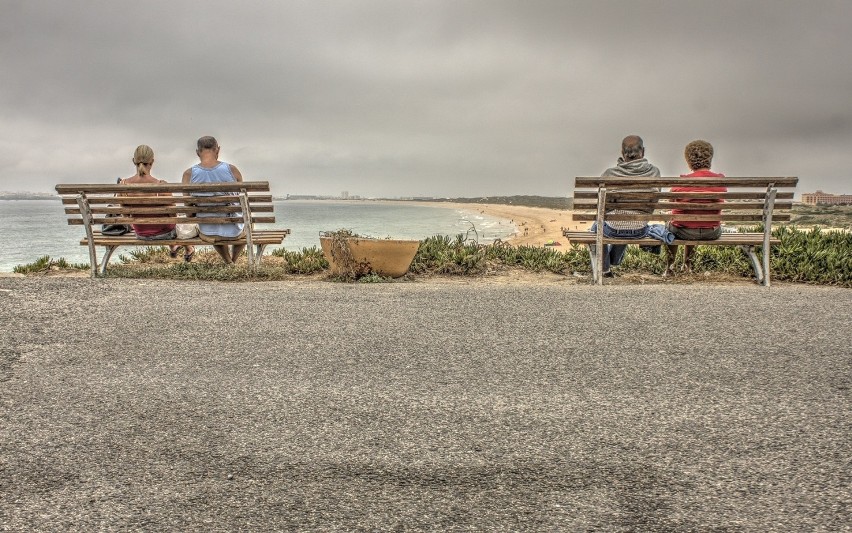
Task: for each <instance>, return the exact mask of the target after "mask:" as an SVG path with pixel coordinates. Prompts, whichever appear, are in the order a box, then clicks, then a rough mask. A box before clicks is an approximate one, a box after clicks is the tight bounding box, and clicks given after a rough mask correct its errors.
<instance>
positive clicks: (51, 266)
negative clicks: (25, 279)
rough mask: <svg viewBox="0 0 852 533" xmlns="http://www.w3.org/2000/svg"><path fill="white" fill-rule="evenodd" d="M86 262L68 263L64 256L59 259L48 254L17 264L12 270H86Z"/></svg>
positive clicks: (35, 271)
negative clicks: (29, 261)
mask: <svg viewBox="0 0 852 533" xmlns="http://www.w3.org/2000/svg"><path fill="white" fill-rule="evenodd" d="M88 269H89V265H88V263H69V262H68V261H66V260H65V258H64V257H60V258H59V259H51V258H50V256H49V255H45V256H42V257H39V258H38V259H36V260H35V261H33V262H32V263H28V264H25V265H18V266H16V267H14V268H12V272H15V273H17V274H35V273H38V272H47V271H48V270H88Z"/></svg>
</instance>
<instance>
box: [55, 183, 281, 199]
mask: <svg viewBox="0 0 852 533" xmlns="http://www.w3.org/2000/svg"><path fill="white" fill-rule="evenodd" d="M242 189H245V190H246V191H249V192H251V191H260V192H269V182H268V181H242V182H238V181H235V182H231V183H204V184H183V183H153V184H147V183H145V184H132V185H125V184H120V183H112V184H104V183H95V184H93V183H62V184H59V185H57V186H56V192H57V193H59V195H60V196H65V195H69V194H115V193H122V192H131V191H132V192H134V193H135V192H171V193H180V192H183V191H187V192H240V190H242Z"/></svg>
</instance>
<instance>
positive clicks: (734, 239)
mask: <svg viewBox="0 0 852 533" xmlns="http://www.w3.org/2000/svg"><path fill="white" fill-rule="evenodd" d="M562 235H563V236H564V237H565V238H566V239H568V241H569V242H571V243H577V244H594V243H595V234H594V233H592V232H590V231H563V232H562ZM606 242H607V243H609V244H641V245H656V244H663V243H662V242H661V241H658V240H657V239H652V238H650V237H648V238H643V239H618V238H612V237H607V238H606ZM769 242H770V243H771V244H779V243H780V242H781V241H780V239H776V238H774V237H773V238H772V239H771V240H770V241H769ZM672 244H678V245H681V244H688V245H708V246H713V245H717V246H736V245H746V244H750V245H759V244H763V233H723V234H722V236H721V237H719V238H718V239H716V240H713V241H691V240H681V239H675V241H674V242H673V243H672Z"/></svg>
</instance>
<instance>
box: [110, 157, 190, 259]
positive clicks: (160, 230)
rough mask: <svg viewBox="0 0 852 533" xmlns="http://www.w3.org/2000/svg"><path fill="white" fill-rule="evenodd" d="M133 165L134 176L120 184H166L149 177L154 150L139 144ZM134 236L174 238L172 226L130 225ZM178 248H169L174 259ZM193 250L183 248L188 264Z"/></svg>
mask: <svg viewBox="0 0 852 533" xmlns="http://www.w3.org/2000/svg"><path fill="white" fill-rule="evenodd" d="M133 164H134V165H136V174H135V175H134V176H131V177H129V178H124V179H122V180H120V181H119V183H121V184H125V185H133V184H143V183H167V182H166V181H165V180H160V179H157V178H155V177H154V176H152V175H151V168H152V167H153V166H154V150H152V149H151V147H150V146H148V145H146V144H140V145H139V146H137V147H136V151H135V152H133ZM149 195H150V193H144V192H122V193H119V196H149ZM155 195H156V196H171V195H172V194H171V193H168V192H160V193H155ZM136 216H137V217H138V218H144V217H151V218H162V215H144V214H142V215H136ZM131 227H132V228H133V231H134V232H135V233H136V236H137V237H139V239H140V240H143V241H161V240H171V239H174V238H175V237H176V233H175V225H174V224H131ZM179 248H180V247H179V246H176V245H170V246H169V255H170V256H171V257H172V258H173V259H174V258H175V257H177V252H178V249H179ZM194 253H195V249H194V248H193V247H192V246H187V247H186V248H185V254H184V260H185V261H186V262H189V261H191V260H192V255H193V254H194Z"/></svg>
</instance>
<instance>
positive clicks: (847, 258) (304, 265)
mask: <svg viewBox="0 0 852 533" xmlns="http://www.w3.org/2000/svg"><path fill="white" fill-rule="evenodd" d="M759 229H760V228H747V230H749V231H755V230H759ZM744 230H746V228H744ZM469 235H470V234H469V233H468V234H467V235H464V234H461V235H457V236H456V237H449V236H445V235H437V236H434V237H429V238H427V239H424V240H423V241H422V242H421V243H420V248H419V250H418V251H417V254H416V255H415V257H414V261H413V262H412V264H411V268H410V269H409V273H408V274H407V276H406V278H408V279H417V278H420V277H429V276H435V275H449V276H487V275H491V274H495V273H499V272H502V271H508V270H512V269H519V270H524V271H530V272H550V273H554V274H560V275H566V276H572V277H573V276H578V277H586V276H588V275H589V273H590V265H589V253H588V250H587V249H586V248H585V247H581V246H569V247H566V249H565V250H562V251H560V250H557V249H555V248H553V247H539V246H513V245H510V244H508V243H505V242H501V241H499V240H498V241H495V242H493V243H490V244H482V243H479V242H477V240H476V239H471V238H469ZM773 235H774V236H775V237H777V238H778V239H780V241H781V243H780V244H779V245H776V246H773V247H772V252H771V262H772V277H773V279H774V280H776V281H790V282H801V283H814V284H822V285H834V286H841V287H852V233H850V232H848V231H827V230H823V229H821V228H820V227H815V228H812V229H808V230H804V229H799V228H797V227H795V226H780V227H778V228H776V229H775V230H774V231H773ZM119 259H120V262H119V263H118V264H116V265H114V266H112V267H110V269H109V270H108V274H107V275H108V276H109V277H131V278H160V279H184V280H187V279H189V280H217V281H245V280H255V281H265V280H278V279H293V278H294V277H311V278H316V279H325V278H328V277H329V275H328V273H327V269H328V262H327V261H326V259H325V258H324V257H323V254H322V251H321V250H320V249H318V248H317V247H310V248H303V249H301V250H298V251H288V250H285V249H283V248H279V249H276V250H274V251H273V252H272V253H271V254H269V255H268V256H267V257H265V258H264V261H263V263H262V264H261V266H260V267H258V268H255V269H252V268H250V267H249V266H248V265H245V264H241V265H238V266H236V267H228V266H226V265H224V264H222V263H221V261H220V260H219V259H218V256H217V255H216V254H215V253H214V252H212V251H201V250H199V251H198V252H197V254H196V258H195V259H194V260H193V262H192V263H184V262H175V261H174V260H172V259H170V258H169V256H168V249H167V248H166V247H146V248H139V249H136V250H132V251H130V252H129V253H127V254H121V255H120V256H119ZM664 268H665V265H664V261H663V259H662V256H661V255H655V254H650V253H647V252H643V251H641V250H639V249H638V248H637V247H635V246H631V247H629V248H628V251H627V255H626V257H625V260H624V262H623V263H622V264H621V265H620V266H619V267H617V268H616V269H615V270H614V271H615V272H616V274H617V275H639V276H641V275H646V276H647V275H650V276H655V277H656V276H659V275H660V274H662V272H663V270H664ZM86 269H88V265H79V264H70V263H68V262H67V261H65V260H64V259H61V258H60V259H57V260H53V259H51V258H50V257H47V256H45V257H41V258H39V259H37V260H36V261H35V262H33V263H31V264H28V265H21V266H18V267H16V268H15V269H14V271H15V272H18V273H22V274H40V273H49V272H52V271H56V270H81V271H85V270H86ZM695 271H696V272H698V273H700V274H701V275H704V276H711V278H712V276H714V275H715V276H721V277H722V278H723V279H731V277H734V278H749V277H751V276H752V269H751V265H750V264H749V261H748V259H747V258H746V256H745V254H743V253H742V252H741V251H740V250H739V249H737V248H736V247H720V246H706V247H701V246H699V247H698V248H697V250H696V256H695ZM335 279H338V280H347V281H359V282H363V283H371V282H372V283H374V282H382V281H389V279H387V278H383V277H381V276H376V275H356V276H351V277H346V278H341V277H339V276H337V277H336V278H335ZM676 279H677V278H676ZM687 279H688V278H687Z"/></svg>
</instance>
